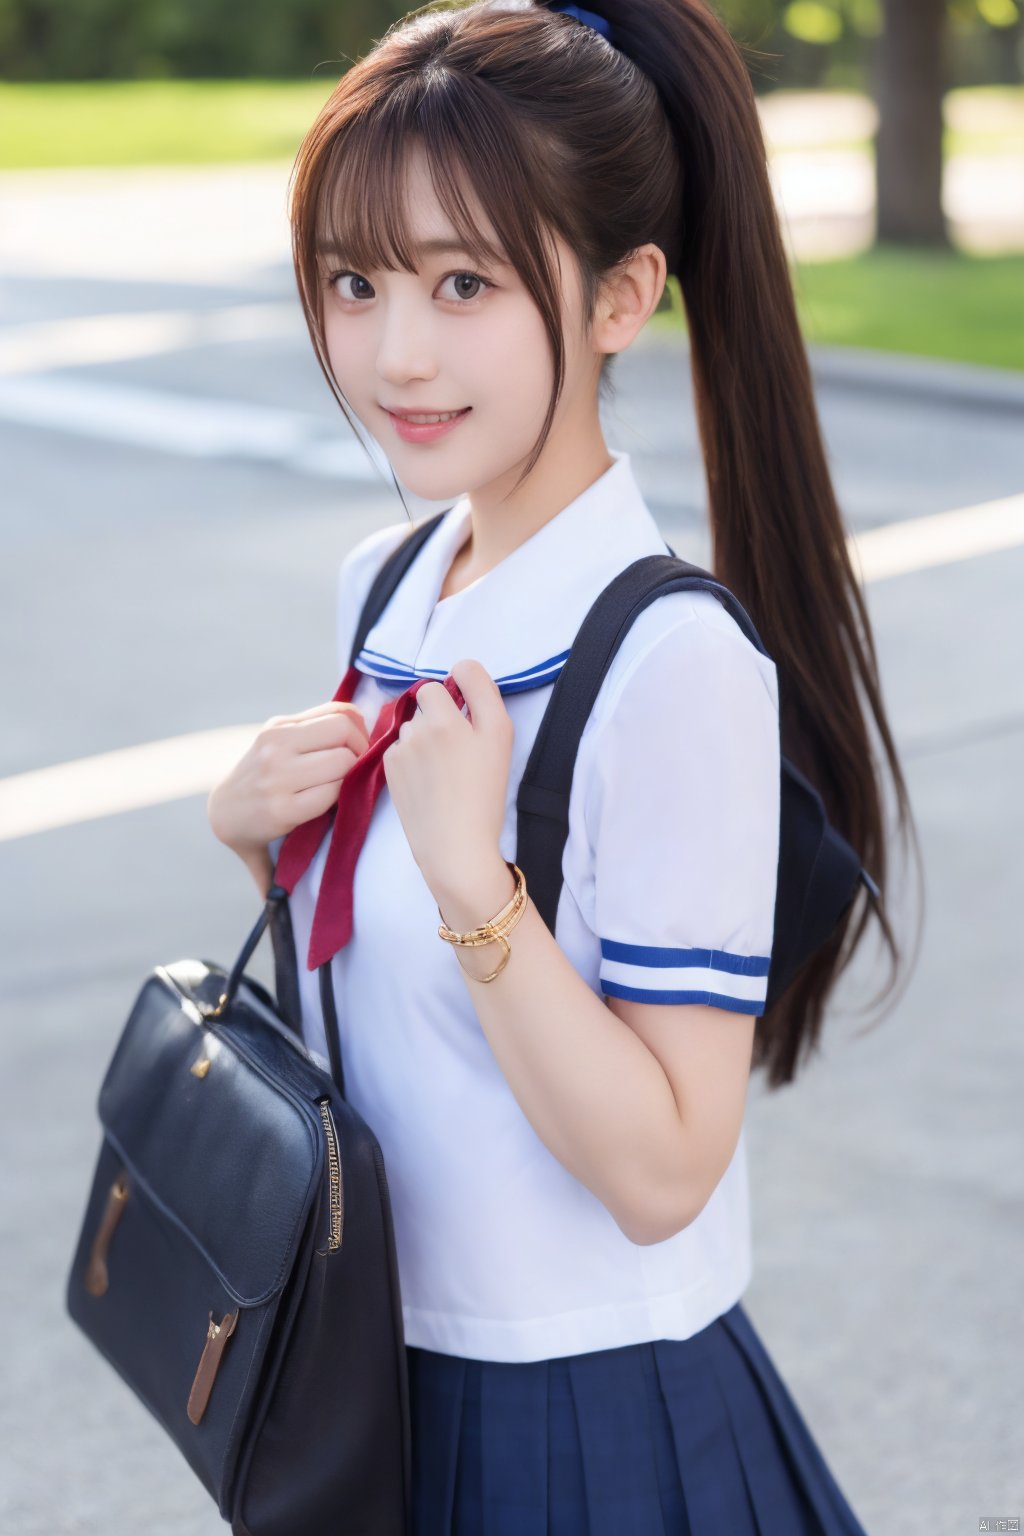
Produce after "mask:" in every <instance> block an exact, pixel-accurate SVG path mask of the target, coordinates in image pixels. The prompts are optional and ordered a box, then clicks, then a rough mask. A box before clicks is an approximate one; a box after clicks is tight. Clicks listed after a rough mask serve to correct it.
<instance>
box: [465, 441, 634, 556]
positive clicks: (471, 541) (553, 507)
mask: <svg viewBox="0 0 1024 1536" xmlns="http://www.w3.org/2000/svg"><path fill="white" fill-rule="evenodd" d="M614 463H615V460H614V459H613V458H612V456H611V454H610V453H609V452H608V448H607V446H606V444H605V441H604V436H603V434H602V432H601V426H600V423H599V422H598V421H597V420H596V419H595V421H594V423H593V426H592V430H590V431H589V432H588V433H587V434H586V435H585V437H583V438H582V439H581V438H580V437H578V436H577V437H575V438H573V439H570V440H567V438H566V435H565V434H562V435H561V436H559V437H557V439H556V434H555V433H552V434H551V436H550V437H549V438H548V441H547V442H546V443H545V444H544V449H543V452H542V453H541V456H540V458H539V459H538V460H537V463H536V464H535V465H534V467H533V469H532V471H531V472H530V474H529V475H528V476H527V478H526V479H525V480H524V481H523V483H522V485H520V486H519V487H518V489H517V490H512V487H513V485H514V484H515V481H516V479H517V477H518V475H519V474H520V473H521V472H522V463H519V464H516V465H514V466H513V467H512V468H511V469H510V470H508V471H507V472H506V473H505V474H504V475H502V476H501V477H500V478H499V479H498V480H495V481H492V482H490V483H489V484H488V485H486V486H482V487H479V488H477V489H476V490H473V491H470V492H469V493H468V494H467V500H468V501H469V505H470V515H471V524H472V526H471V531H470V534H469V537H468V539H467V540H466V542H465V543H464V544H463V545H462V548H461V549H460V550H459V552H458V556H457V559H458V561H459V564H460V566H462V568H463V580H462V585H468V583H469V582H471V581H476V580H477V579H478V577H480V576H484V575H486V574H487V572H488V571H489V570H491V569H492V568H493V567H494V566H496V565H498V564H499V563H500V562H501V561H502V560H504V559H505V558H506V557H507V556H508V555H510V554H511V553H512V551H513V550H515V549H518V548H519V546H520V544H524V543H525V542H526V540H527V539H529V538H531V537H532V535H533V534H535V533H537V532H538V530H539V529H541V528H543V527H544V524H545V523H549V522H550V521H551V519H552V518H553V517H557V516H558V514H559V512H561V511H562V509H563V508H564V507H567V506H568V505H569V503H570V502H571V501H575V499H576V497H577V496H580V495H582V494H583V492H584V491H585V490H586V489H587V488H588V486H591V485H593V484H594V481H595V480H598V479H600V477H601V476H602V475H603V474H604V473H605V472H606V471H607V470H609V469H611V468H612V465H613V464H614Z"/></svg>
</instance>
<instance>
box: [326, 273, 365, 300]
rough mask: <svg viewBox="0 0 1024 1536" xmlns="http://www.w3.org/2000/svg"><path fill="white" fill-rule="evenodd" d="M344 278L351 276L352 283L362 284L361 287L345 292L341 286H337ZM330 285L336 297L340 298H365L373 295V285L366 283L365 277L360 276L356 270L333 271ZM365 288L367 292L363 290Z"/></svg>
mask: <svg viewBox="0 0 1024 1536" xmlns="http://www.w3.org/2000/svg"><path fill="white" fill-rule="evenodd" d="M344 278H351V279H352V281H353V283H354V284H362V287H361V288H359V287H356V288H355V289H354V291H350V292H348V293H346V292H345V291H344V290H343V289H342V288H340V287H338V286H337V285H338V284H339V283H340V282H341V281H342V279H344ZM330 286H331V287H332V288H333V289H334V290H335V292H336V293H337V295H338V297H339V298H342V299H365V298H372V297H373V285H372V284H371V283H368V282H367V281H366V278H365V277H360V276H359V273H358V272H335V273H334V275H333V276H332V277H331V279H330ZM366 289H369V290H370V291H369V293H367V292H366V291H365V290H366Z"/></svg>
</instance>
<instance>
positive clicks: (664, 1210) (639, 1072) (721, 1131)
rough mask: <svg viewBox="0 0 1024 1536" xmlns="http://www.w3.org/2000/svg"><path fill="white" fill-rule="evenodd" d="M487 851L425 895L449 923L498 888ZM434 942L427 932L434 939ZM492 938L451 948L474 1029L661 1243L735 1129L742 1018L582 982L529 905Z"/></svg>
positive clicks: (628, 1228)
mask: <svg viewBox="0 0 1024 1536" xmlns="http://www.w3.org/2000/svg"><path fill="white" fill-rule="evenodd" d="M513 890H514V878H513V876H512V873H511V871H510V870H509V869H508V867H507V865H506V864H505V863H504V861H503V860H501V859H500V858H499V857H497V856H496V857H495V859H494V860H491V861H489V862H488V863H487V864H486V865H485V866H484V867H483V868H482V870H481V872H480V874H479V876H478V877H475V878H474V879H473V880H472V881H471V882H466V883H465V884H464V885H462V886H461V887H460V889H458V890H452V891H450V892H443V893H442V895H441V897H440V898H439V901H438V905H439V907H440V909H441V913H442V916H443V919H444V922H445V923H446V924H447V925H448V926H449V927H450V928H453V929H455V930H456V931H457V932H463V931H465V930H467V929H469V928H474V927H476V926H478V925H479V924H480V923H482V922H486V921H487V920H488V919H489V918H490V917H492V916H493V915H494V914H495V913H496V912H497V911H499V910H500V908H501V907H503V906H504V905H505V903H506V902H507V901H508V900H509V899H510V897H511V895H512V892H513ZM441 942H442V940H440V939H438V943H441ZM509 944H510V946H511V951H512V953H511V955H510V957H509V960H508V963H507V964H506V965H505V967H504V969H503V970H502V972H501V974H500V975H499V976H497V977H496V978H495V979H494V980H493V981H489V982H481V981H478V980H476V979H475V977H478V976H486V975H488V974H489V973H490V972H491V971H493V970H494V968H495V966H496V965H497V964H498V961H499V960H500V958H501V954H502V950H501V946H500V945H499V944H497V943H494V944H487V945H483V946H481V947H480V948H477V949H468V948H455V949H454V953H455V954H456V955H457V956H458V958H459V962H460V964H461V966H462V969H463V975H464V976H465V977H466V985H467V986H468V988H469V990H470V994H471V997H472V1000H473V1005H474V1008H475V1010H476V1014H477V1017H478V1019H479V1021H480V1025H481V1028H482V1029H483V1031H484V1033H485V1035H486V1036H487V1039H488V1042H489V1043H490V1046H491V1049H492V1050H493V1052H494V1055H495V1057H496V1059H497V1061H498V1065H499V1066H500V1068H501V1070H502V1072H503V1073H504V1075H505V1078H506V1080H507V1081H508V1083H509V1086H510V1088H511V1089H512V1092H513V1093H514V1095H515V1097H516V1099H517V1101H518V1103H519V1105H520V1106H521V1108H522V1110H523V1112H524V1114H525V1115H526V1117H527V1119H528V1120H529V1121H530V1124H531V1125H532V1126H533V1128H534V1130H535V1131H536V1132H537V1135H538V1136H539V1137H540V1139H541V1140H542V1141H543V1142H544V1144H545V1145H546V1146H547V1148H548V1149H549V1151H550V1152H551V1153H552V1154H553V1155H554V1156H555V1157H556V1158H557V1159H558V1161H559V1162H560V1163H562V1164H563V1165H564V1166H565V1167H566V1168H567V1169H568V1170H569V1171H570V1172H571V1173H572V1174H574V1175H575V1177H576V1178H578V1179H579V1180H580V1182H581V1183H583V1184H585V1185H586V1186H587V1188H588V1189H590V1190H591V1191H592V1192H593V1193H594V1194H595V1195H596V1196H597V1198H598V1199H599V1200H600V1201H601V1202H602V1204H604V1205H605V1206H606V1207H607V1208H608V1210H609V1211H610V1212H611V1214H612V1216H613V1217H614V1218H615V1221H616V1222H617V1224H618V1225H619V1227H620V1228H621V1229H622V1231H623V1232H624V1233H625V1235H626V1236H627V1237H628V1238H630V1240H631V1241H632V1242H634V1243H637V1244H639V1245H646V1244H649V1243H656V1242H661V1241H664V1240H665V1239H666V1238H668V1237H670V1236H672V1235H673V1234H674V1233H676V1232H678V1231H680V1230H681V1229H682V1228H683V1227H685V1226H687V1225H688V1224H689V1223H690V1222H691V1221H692V1220H693V1219H694V1218H695V1217H696V1216H697V1215H698V1214H699V1212H700V1210H701V1209H702V1208H703V1206H704V1204H705V1203H706V1202H707V1200H708V1198H709V1197H710V1195H711V1193H712V1192H713V1190H714V1188H715V1185H716V1184H717V1183H718V1182H719V1180H720V1179H721V1176H722V1174H723V1172H724V1171H725V1168H726V1167H727V1166H728V1163H729V1160H730V1159H731V1157H732V1155H733V1152H734V1150H735V1147H736V1144H737V1141H738V1138H739V1132H740V1129H741V1126H742V1119H743V1109H744V1104H745V1100H746V1086H747V1080H748V1076H749V1068H750V1059H751V1047H752V1043H753V1028H754V1018H753V1017H752V1016H751V1015H749V1014H744V1013H732V1012H729V1011H727V1010H725V1009H721V1008H713V1007H705V1006H703V1005H697V1004H680V1005H662V1004H645V1003H634V1002H625V1001H622V1000H620V999H617V998H616V999H611V1000H610V1002H609V1003H606V1002H605V1001H604V1000H603V999H602V998H601V997H599V996H597V995H596V994H595V993H594V992H592V991H591V989H590V987H589V986H588V985H587V983H586V982H585V981H584V980H583V978H582V976H580V974H579V973H578V971H576V969H575V968H574V966H573V965H572V963H571V961H570V960H569V958H568V956H567V955H566V954H565V953H564V952H563V950H562V949H561V948H560V947H559V945H558V944H557V942H556V941H555V938H554V936H553V935H552V933H551V931H550V929H549V928H548V927H547V924H546V923H545V922H544V920H543V919H542V918H541V916H540V914H539V912H538V911H537V909H536V907H535V906H534V905H533V903H532V902H530V903H528V904H527V907H526V910H525V911H524V913H523V915H522V917H521V918H520V919H519V922H518V923H517V924H516V926H515V928H514V929H513V930H512V932H511V933H510V934H509Z"/></svg>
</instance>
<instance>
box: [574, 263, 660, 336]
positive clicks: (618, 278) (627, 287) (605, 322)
mask: <svg viewBox="0 0 1024 1536" xmlns="http://www.w3.org/2000/svg"><path fill="white" fill-rule="evenodd" d="M667 275H668V269H667V263H666V261H665V253H664V252H663V251H662V249H661V247H660V246H657V245H654V244H653V243H652V242H651V241H648V242H647V244H646V245H641V246H638V247H637V249H636V250H635V251H634V252H633V254H632V255H631V256H629V257H628V258H627V259H626V260H625V261H621V262H620V263H619V264H618V266H617V267H614V268H613V269H612V270H611V272H609V273H607V274H606V276H605V278H604V281H603V283H602V286H601V292H600V294H599V295H598V300H597V308H596V311H595V314H594V324H593V327H592V331H591V337H592V341H593V346H594V350H595V351H596V352H624V351H625V350H626V348H627V347H628V346H629V344H630V342H631V341H632V340H633V339H634V337H635V336H636V335H637V334H638V332H640V331H642V330H643V328H644V326H645V325H646V324H647V321H648V320H649V319H650V317H651V315H652V314H653V313H654V311H655V309H656V308H657V306H658V300H659V299H660V298H661V295H662V293H663V292H664V291H665V280H666V277H667Z"/></svg>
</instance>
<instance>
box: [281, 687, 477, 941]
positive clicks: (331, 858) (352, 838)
mask: <svg viewBox="0 0 1024 1536" xmlns="http://www.w3.org/2000/svg"><path fill="white" fill-rule="evenodd" d="M361 676H362V673H361V672H360V671H359V670H358V668H357V667H349V669H348V671H347V672H346V673H345V676H344V677H343V678H342V680H341V682H340V683H339V685H338V691H337V693H336V694H335V695H334V697H335V700H338V701H341V702H344V703H351V700H352V696H353V694H354V693H355V691H356V688H357V687H358V685H359V680H360V678H361ZM434 681H438V682H440V681H441V679H440V678H438V679H434V678H427V677H418V678H417V679H416V681H415V682H414V683H413V684H412V685H411V687H409V688H407V689H406V690H405V692H404V693H400V694H399V695H398V696H397V698H394V699H390V700H388V701H387V702H386V703H384V704H383V705H382V706H381V710H380V714H379V715H378V716H377V720H376V723H375V725H374V727H373V731H372V733H371V735H370V743H369V746H368V747H367V749H366V751H365V752H364V753H363V755H362V757H360V758H358V759H357V760H356V762H354V763H353V764H352V767H351V768H350V769H349V771H348V773H347V774H346V775H345V777H344V778H343V779H342V781H341V785H340V787H339V790H338V799H337V803H336V804H335V805H333V806H332V807H331V808H330V809H329V810H326V811H324V812H323V813H322V815H320V816H316V817H314V819H313V820H312V821H304V822H302V823H301V824H300V825H299V826H297V827H295V828H293V830H292V831H291V832H289V833H288V835H287V837H286V838H285V839H284V842H283V843H282V844H281V847H280V850H279V852H278V856H277V865H276V867H275V869H274V880H275V881H276V883H277V884H278V885H280V886H283V888H284V889H285V890H286V891H287V892H288V894H289V895H291V893H292V891H293V890H294V889H295V885H296V883H297V882H298V881H299V880H300V879H301V877H302V876H303V875H304V874H305V872H306V870H307V869H308V868H309V865H310V863H311V862H312V860H313V856H314V854H315V853H316V851H317V849H318V848H319V847H320V844H321V843H322V842H323V839H324V836H325V835H326V833H327V831H328V829H329V828H330V833H331V842H330V847H329V848H328V850H327V860H326V862H325V864H324V872H323V876H322V878H321V881H320V889H319V891H318V892H317V898H316V910H315V912H314V914H313V928H312V932H311V934H310V938H309V954H308V956H307V959H306V965H307V967H308V969H309V970H311V971H312V970H315V969H316V967H317V966H319V965H322V964H323V963H324V961H326V960H330V959H331V957H332V956H333V955H335V954H336V953H337V952H338V950H339V949H342V948H344V946H345V945H346V944H347V943H348V941H349V939H350V938H351V936H352V881H353V878H354V876H355V868H356V860H357V859H358V857H359V850H360V849H361V848H362V846H363V841H364V839H365V837H366V833H367V829H368V828H369V825H370V817H371V815H372V814H373V807H374V804H375V803H376V800H377V796H378V795H379V794H380V792H381V789H382V788H383V787H384V785H385V784H386V782H387V780H386V779H385V776H384V764H383V763H382V761H381V759H382V757H383V756H384V753H385V752H386V751H387V749H388V747H389V746H390V745H391V743H392V742H393V741H395V740H396V739H397V737H398V732H399V728H400V727H401V726H402V725H403V724H404V722H405V721H406V720H408V719H410V718H411V717H412V714H413V712H414V711H415V709H416V694H417V693H418V692H419V690H420V688H422V686H423V684H424V683H427V682H434ZM443 682H444V686H445V687H446V688H447V690H448V692H449V693H450V694H451V696H452V698H453V699H454V700H455V702H456V704H457V705H458V706H459V708H460V709H462V708H463V707H464V706H465V703H466V701H465V699H464V698H463V696H462V690H461V689H460V687H459V685H458V683H457V682H456V681H455V679H454V678H453V677H450V676H449V677H446V678H444V679H443ZM332 820H333V823H334V825H333V827H332V826H331V822H332Z"/></svg>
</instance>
